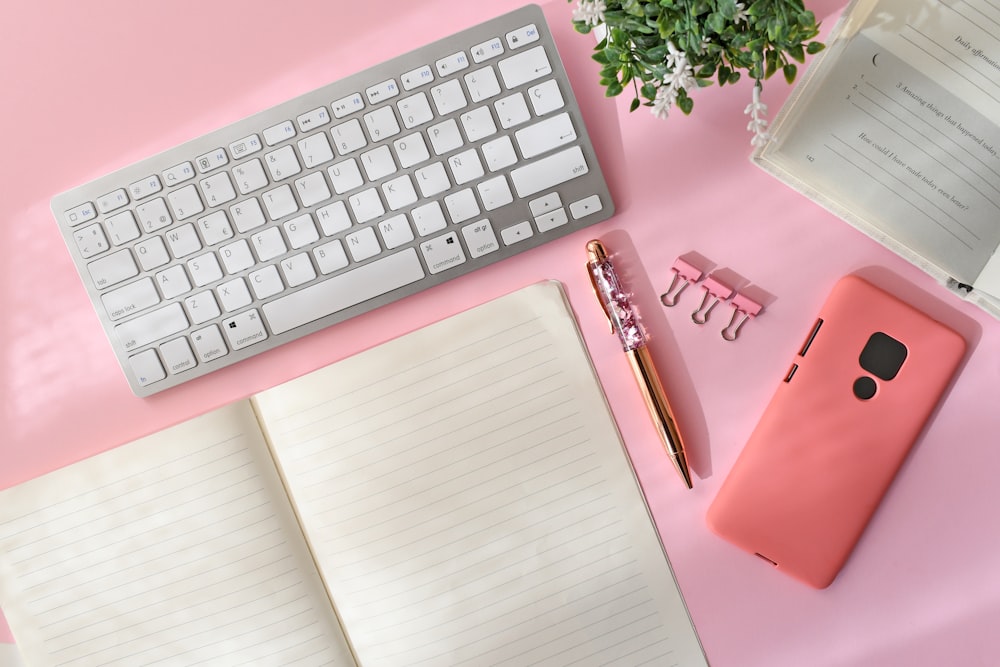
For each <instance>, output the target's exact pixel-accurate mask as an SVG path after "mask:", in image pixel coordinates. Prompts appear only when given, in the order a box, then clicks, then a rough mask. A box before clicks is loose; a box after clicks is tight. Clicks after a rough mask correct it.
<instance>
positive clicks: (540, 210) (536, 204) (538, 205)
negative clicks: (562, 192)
mask: <svg viewBox="0 0 1000 667" xmlns="http://www.w3.org/2000/svg"><path fill="white" fill-rule="evenodd" d="M561 206H562V199H561V198H560V197H559V193H558V192H550V193H549V194H547V195H545V196H544V197H539V198H538V199H532V200H531V201H529V202H528V208H529V209H530V210H531V215H533V216H536V217H537V216H539V215H543V214H545V213H549V212H551V211H554V210H555V209H557V208H559V207H561Z"/></svg>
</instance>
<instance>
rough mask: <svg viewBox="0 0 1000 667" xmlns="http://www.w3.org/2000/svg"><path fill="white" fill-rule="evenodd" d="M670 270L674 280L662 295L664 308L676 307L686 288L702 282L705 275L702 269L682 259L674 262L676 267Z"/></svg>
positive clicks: (661, 300)
mask: <svg viewBox="0 0 1000 667" xmlns="http://www.w3.org/2000/svg"><path fill="white" fill-rule="evenodd" d="M670 270H671V271H673V274H674V279H673V280H672V281H670V287H669V289H667V291H666V292H664V293H663V294H661V295H660V302H661V303H662V304H663V305H664V306H676V305H677V299H679V298H680V296H681V292H683V291H684V288H686V287H687V286H688V285H690V284H692V283H696V282H698V281H699V280H701V277H702V275H703V274H702V272H701V269H699V268H698V267H696V266H694V265H693V264H690V263H689V262H686V261H685V260H683V259H682V258H680V257H678V258H677V259H676V260H674V265H673V266H671V267H670Z"/></svg>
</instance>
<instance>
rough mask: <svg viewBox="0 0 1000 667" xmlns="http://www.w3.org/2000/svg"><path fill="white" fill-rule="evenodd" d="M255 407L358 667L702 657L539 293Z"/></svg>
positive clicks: (581, 352)
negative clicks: (353, 651) (354, 653)
mask: <svg viewBox="0 0 1000 667" xmlns="http://www.w3.org/2000/svg"><path fill="white" fill-rule="evenodd" d="M623 363H624V362H623ZM254 400H255V404H256V407H257V410H258V413H259V414H260V415H261V416H262V422H264V423H265V424H266V425H267V427H266V428H267V430H268V434H269V437H270V439H271V445H272V449H273V450H274V452H275V454H276V457H277V459H278V460H279V466H280V467H281V468H282V472H283V474H284V475H285V478H286V483H287V484H288V486H289V488H290V490H291V494H292V496H293V498H294V500H295V502H296V504H297V509H298V512H299V515H300V518H301V521H302V523H303V525H304V527H305V532H306V534H307V537H308V539H309V540H310V543H311V545H312V548H313V551H314V554H315V555H316V558H317V561H318V563H319V566H320V570H321V573H322V574H323V577H324V579H325V580H326V581H327V584H328V586H329V588H330V590H331V592H332V596H333V598H334V604H335V606H336V607H337V610H338V613H339V614H340V615H341V618H342V619H343V624H344V627H345V628H346V631H347V634H348V636H349V637H350V639H351V642H352V645H353V646H354V648H355V651H356V654H357V656H358V660H359V662H360V663H361V664H362V665H364V667H376V666H380V665H402V664H405V665H409V666H418V665H431V666H435V667H436V666H438V665H485V664H490V665H495V664H500V665H517V666H518V667H522V666H525V665H534V664H545V665H595V664H619V665H629V666H630V667H634V666H637V665H656V666H657V667H665V666H669V665H685V666H687V665H696V664H704V657H703V654H702V651H701V649H700V646H699V644H698V640H697V638H696V636H695V633H694V630H693V629H692V626H691V624H690V621H689V619H688V615H687V612H686V609H685V607H684V604H683V602H682V600H681V598H680V595H679V593H678V591H677V588H676V585H675V583H674V580H673V577H672V574H671V571H670V568H669V565H668V563H667V561H666V559H665V557H664V554H663V551H662V549H661V546H660V544H659V540H658V538H657V536H656V534H655V532H654V529H653V526H652V524H651V521H650V519H649V516H648V514H647V511H646V508H645V505H644V503H643V500H642V497H641V495H640V493H639V490H638V487H637V484H636V482H635V479H634V476H633V474H632V470H631V468H630V465H629V463H628V460H627V458H626V456H625V454H624V452H623V448H622V445H621V441H620V438H619V436H618V432H617V429H616V427H615V425H614V423H613V421H612V419H611V416H610V414H609V412H608V408H607V405H606V403H605V401H604V397H603V394H602V393H601V391H600V389H599V385H598V384H597V380H596V376H595V375H594V372H593V369H592V367H591V365H590V361H589V358H588V357H587V355H586V352H585V348H584V347H583V346H582V341H581V339H580V337H579V334H578V332H577V330H576V325H575V322H574V320H573V319H572V316H571V314H570V313H569V311H568V309H567V305H566V303H565V301H564V297H563V295H562V291H561V289H560V288H559V286H558V284H557V283H544V284H539V285H534V286H531V287H528V288H525V289H523V290H520V291H518V292H515V293H514V294H512V295H508V296H506V297H503V298H501V299H498V300H496V301H492V302H490V303H488V304H485V305H483V306H480V307H478V308H475V309H473V310H470V311H467V312H465V313H462V314H460V315H457V316H455V317H452V318H450V319H447V320H445V321H443V322H439V323H437V324H435V325H432V326H430V327H428V328H425V329H422V330H419V331H417V332H415V333H412V334H409V335H407V336H404V337H402V338H400V339H397V340H395V341H392V342H390V343H387V344H385V345H382V346H380V347H378V348H374V349H372V350H369V351H367V352H365V353H362V354H360V355H358V356H356V357H353V358H350V359H348V360H346V361H344V362H341V363H338V364H335V365H333V366H331V367H328V368H326V369H324V370H321V371H318V372H316V373H313V374H310V375H308V376H305V377H303V378H300V379H298V380H295V381H293V382H291V383H287V384H286V385H284V386H282V387H279V388H276V389H274V390H270V391H268V392H265V393H263V394H261V395H259V396H257V397H256V398H255V399H254Z"/></svg>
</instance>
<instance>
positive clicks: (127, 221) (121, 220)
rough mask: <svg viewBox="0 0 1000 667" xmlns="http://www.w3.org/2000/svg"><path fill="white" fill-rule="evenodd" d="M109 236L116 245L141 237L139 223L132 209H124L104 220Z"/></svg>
mask: <svg viewBox="0 0 1000 667" xmlns="http://www.w3.org/2000/svg"><path fill="white" fill-rule="evenodd" d="M104 226H105V227H106V228H107V230H108V236H110V237H111V242H112V243H113V244H115V245H121V244H123V243H128V242H129V241H134V240H135V239H137V238H139V225H137V224H136V222H135V216H134V215H132V211H122V212H121V213H116V214H115V215H112V216H111V217H109V218H108V219H107V220H105V221H104Z"/></svg>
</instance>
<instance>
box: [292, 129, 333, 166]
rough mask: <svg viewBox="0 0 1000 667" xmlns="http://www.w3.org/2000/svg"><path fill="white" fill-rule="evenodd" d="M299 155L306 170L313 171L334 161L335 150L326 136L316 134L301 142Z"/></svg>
mask: <svg viewBox="0 0 1000 667" xmlns="http://www.w3.org/2000/svg"><path fill="white" fill-rule="evenodd" d="M299 155H301V156H302V162H304V163H305V165H306V169H312V168H313V167H316V166H318V165H321V164H323V163H324V162H329V161H330V160H332V159H333V149H332V148H330V142H329V141H328V140H327V138H326V135H325V134H314V135H312V136H309V137H306V138H305V139H302V140H301V141H299Z"/></svg>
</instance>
